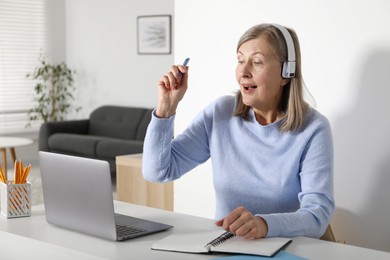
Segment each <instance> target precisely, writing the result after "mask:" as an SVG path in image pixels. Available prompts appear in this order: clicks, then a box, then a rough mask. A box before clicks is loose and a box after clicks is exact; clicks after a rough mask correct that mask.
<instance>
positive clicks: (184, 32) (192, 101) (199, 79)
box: [175, 0, 390, 251]
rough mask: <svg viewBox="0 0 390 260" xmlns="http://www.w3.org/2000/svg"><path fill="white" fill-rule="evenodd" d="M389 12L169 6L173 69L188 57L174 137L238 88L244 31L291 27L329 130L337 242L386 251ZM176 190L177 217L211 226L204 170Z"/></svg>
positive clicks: (377, 4)
mask: <svg viewBox="0 0 390 260" xmlns="http://www.w3.org/2000/svg"><path fill="white" fill-rule="evenodd" d="M389 11H390V2H387V1H382V0H344V1H337V0H333V1H329V0H319V1H304V0H294V1H282V0H274V1H266V0H223V1H222V0H213V1H212V0H197V1H186V0H176V1H175V18H176V23H175V34H176V41H175V46H176V47H175V62H176V63H181V62H182V60H183V59H184V58H185V57H187V56H188V57H191V61H190V64H189V65H190V81H189V84H190V86H189V90H188V92H187V95H186V97H185V98H184V100H183V101H182V104H181V105H180V106H179V109H178V113H177V121H176V132H177V133H178V132H181V131H182V130H183V129H184V128H185V127H186V126H187V125H188V123H189V121H190V120H191V119H192V118H193V116H194V115H195V114H196V113H198V112H199V111H200V110H201V109H202V108H203V107H204V106H205V105H206V104H207V103H209V102H210V101H211V100H213V99H214V98H216V97H218V96H220V95H224V94H228V93H230V92H231V91H232V90H234V89H236V88H237V84H236V82H235V79H234V69H235V65H236V58H235V48H236V43H237V41H238V38H239V37H240V36H241V35H242V33H243V32H244V31H245V30H246V29H247V28H249V27H250V26H252V25H254V24H257V23H261V22H276V23H280V24H283V25H286V26H291V27H292V28H294V29H295V30H296V32H297V33H298V36H299V38H300V41H301V49H302V58H303V75H304V78H305V82H306V85H307V86H308V88H309V90H310V91H311V93H312V95H313V96H314V98H315V100H316V103H317V109H318V110H319V111H320V112H322V113H323V114H325V115H326V116H327V117H328V118H329V120H330V121H331V124H332V128H333V134H334V142H335V197H336V204H337V210H336V213H335V215H334V220H333V228H334V232H335V235H336V237H337V239H338V240H341V241H343V240H345V241H346V242H347V243H349V244H354V245H360V246H366V247H370V248H375V249H381V250H387V251H390V224H389V220H390V200H389V198H390V190H389V189H388V185H389V184H390V163H389V162H390V160H389V159H390V135H389V134H388V133H389V132H390V117H389V116H388V115H387V114H388V113H387V112H388V111H390V109H389V102H388V99H389V97H390V84H389V81H388V79H387V78H388V75H389V72H390V62H389V61H390V33H389V30H388V27H389V25H390V16H389V15H388V14H389ZM200 18H201V19H200ZM175 185H176V186H175V210H176V211H179V212H183V213H189V214H195V215H200V216H206V217H213V214H214V193H213V188H212V184H211V167H210V165H209V164H208V163H207V164H206V165H203V166H201V167H200V168H197V169H195V170H193V171H192V172H191V173H190V174H189V175H187V176H185V177H183V178H182V179H181V180H179V181H177V182H176V183H175Z"/></svg>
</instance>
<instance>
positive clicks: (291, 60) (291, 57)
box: [272, 24, 295, 79]
mask: <svg viewBox="0 0 390 260" xmlns="http://www.w3.org/2000/svg"><path fill="white" fill-rule="evenodd" d="M272 26H274V27H276V28H278V29H279V31H281V32H282V34H283V36H284V40H285V41H286V45H287V61H285V62H283V66H282V78H284V79H291V78H294V77H295V47H294V41H293V39H292V37H291V34H290V32H289V31H288V30H287V29H286V27H284V26H281V25H279V24H272Z"/></svg>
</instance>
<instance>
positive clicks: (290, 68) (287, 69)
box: [282, 61, 295, 79]
mask: <svg viewBox="0 0 390 260" xmlns="http://www.w3.org/2000/svg"><path fill="white" fill-rule="evenodd" d="M294 77H295V61H285V62H283V65H282V78H284V79H291V78H294Z"/></svg>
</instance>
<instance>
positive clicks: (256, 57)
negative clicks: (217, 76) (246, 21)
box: [236, 37, 288, 112]
mask: <svg viewBox="0 0 390 260" xmlns="http://www.w3.org/2000/svg"><path fill="white" fill-rule="evenodd" d="M237 60H238V64H237V68H236V79H237V82H238V84H239V85H240V91H241V94H242V100H243V102H244V104H245V105H247V106H250V107H253V108H254V109H255V111H256V110H258V111H262V112H269V111H277V109H278V107H279V102H280V98H281V94H282V88H283V86H284V85H286V84H287V83H288V79H283V78H282V77H281V66H282V64H281V63H280V62H279V60H278V59H277V58H276V56H275V55H274V54H273V52H272V50H271V48H270V45H269V44H268V42H267V41H266V40H265V39H264V38H263V37H258V38H256V39H253V40H249V41H247V42H245V43H243V44H241V46H240V48H239V49H238V52H237Z"/></svg>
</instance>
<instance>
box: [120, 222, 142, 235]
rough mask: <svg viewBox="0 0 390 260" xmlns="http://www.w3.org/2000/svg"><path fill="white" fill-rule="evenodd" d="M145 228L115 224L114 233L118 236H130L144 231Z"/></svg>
mask: <svg viewBox="0 0 390 260" xmlns="http://www.w3.org/2000/svg"><path fill="white" fill-rule="evenodd" d="M146 231H147V230H146V229H142V228H136V227H130V226H125V225H120V224H116V234H117V236H118V237H126V236H131V235H134V234H137V233H141V232H146Z"/></svg>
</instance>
